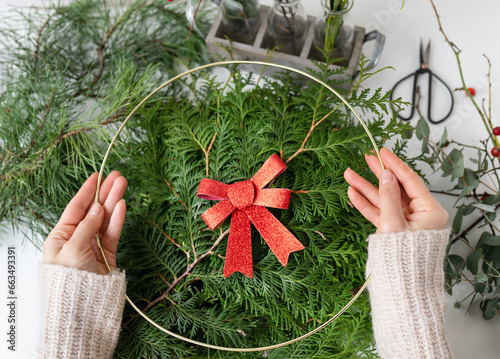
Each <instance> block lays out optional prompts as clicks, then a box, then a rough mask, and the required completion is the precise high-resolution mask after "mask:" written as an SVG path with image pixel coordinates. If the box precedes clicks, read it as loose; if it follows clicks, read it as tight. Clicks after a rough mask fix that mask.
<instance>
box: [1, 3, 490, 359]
mask: <svg viewBox="0 0 500 359" xmlns="http://www.w3.org/2000/svg"><path fill="white" fill-rule="evenodd" d="M45 18H46V17H45ZM48 18H49V20H48V21H47V22H46V23H45V22H44V21H43V19H44V18H43V17H42V18H40V17H39V14H36V13H29V14H27V15H26V20H25V21H27V23H28V24H29V29H28V30H30V29H31V32H29V31H28V37H29V36H31V37H32V38H33V37H34V38H37V37H39V40H37V41H35V43H34V44H33V43H31V44H29V43H28V42H27V40H26V37H22V36H19V34H15V33H9V34H7V35H9V36H10V37H9V36H6V37H5V38H4V41H14V42H15V46H16V51H13V53H12V54H11V55H9V56H10V57H9V58H8V59H7V58H6V59H5V61H4V62H3V63H2V70H3V71H4V77H5V78H6V79H7V80H6V82H5V83H4V87H5V94H4V95H2V97H0V109H3V110H2V111H0V141H1V144H2V147H1V152H0V161H1V162H0V163H1V168H2V175H1V177H0V188H1V190H2V194H4V196H2V198H1V200H2V203H1V206H0V219H1V220H2V223H10V224H12V225H14V226H17V227H21V226H22V225H24V224H26V225H28V227H29V228H31V229H32V230H33V231H34V232H35V233H38V234H42V235H45V234H46V233H47V231H48V230H49V229H50V228H51V227H52V226H53V225H54V223H55V221H56V220H57V218H58V217H59V216H60V214H61V212H62V210H63V208H64V207H65V205H66V204H67V203H68V201H69V199H70V198H71V197H72V196H73V194H74V193H75V191H76V190H77V189H78V187H79V186H80V185H81V183H82V182H83V180H84V179H85V178H86V177H87V176H88V175H89V174H90V173H91V172H93V171H96V170H97V169H98V168H99V166H100V164H101V163H102V160H103V154H104V152H105V150H106V148H107V146H108V143H109V141H110V138H111V136H112V135H113V134H114V132H115V131H116V129H117V127H118V123H119V121H121V120H123V119H124V117H125V116H126V115H127V114H128V113H129V112H130V111H131V109H132V108H133V107H135V105H136V104H137V103H138V102H139V101H140V100H141V99H142V98H143V97H144V96H145V94H147V93H148V92H149V91H151V89H152V88H153V87H154V86H155V85H156V84H158V83H160V82H161V81H162V80H164V79H165V78H166V77H168V76H170V75H171V74H172V73H173V71H172V70H171V68H173V64H174V63H176V62H177V61H183V62H186V63H189V61H193V60H194V61H197V62H198V61H203V58H202V57H200V55H199V54H200V53H201V54H202V53H203V50H202V48H201V46H200V45H201V41H200V39H199V38H196V36H195V35H194V34H192V35H191V39H192V40H190V41H192V42H188V43H186V42H185V35H186V31H187V25H186V24H185V23H183V22H182V24H181V22H180V21H181V20H180V18H179V11H178V10H176V8H175V7H170V6H169V5H167V1H162V2H154V3H146V2H142V1H140V2H137V3H134V4H132V5H131V6H130V7H126V8H118V9H108V8H106V7H105V6H104V5H103V4H102V3H101V2H96V1H77V2H74V3H72V4H71V5H69V6H68V7H64V8H60V7H56V8H54V9H53V10H52V11H51V12H50V13H49V14H48ZM146 18H147V19H148V21H147V22H148V24H149V23H150V21H153V23H156V22H158V24H160V23H164V24H171V26H172V28H174V27H175V29H177V30H179V31H177V32H176V31H172V28H171V27H170V25H166V26H165V28H163V27H161V26H152V27H151V28H150V29H149V30H147V31H146V29H145V28H144V24H145V23H146ZM38 19H42V21H39V20H38ZM176 21H179V22H176ZM143 23H144V24H143ZM44 24H45V25H44ZM63 32H64V33H63ZM38 35H39V36H38ZM59 35H60V36H59ZM160 36H161V38H162V44H163V45H162V46H160V49H163V50H164V51H163V52H160V53H158V52H157V51H155V49H156V48H155V46H158V45H157V44H158V42H157V41H155V39H157V38H158V37H160ZM56 38H60V40H59V42H58V41H54V39H56ZM75 39H76V40H75ZM70 40H73V43H74V45H72V46H69V44H68V43H69V42H70ZM24 41H26V42H24ZM21 43H22V44H24V47H22V46H21ZM103 43H104V45H103ZM63 45H64V46H63ZM163 46H165V48H164V47H163ZM34 54H38V55H36V56H35V55H34ZM101 54H102V55H103V56H104V57H103V58H102V59H103V61H104V62H103V64H101V62H100V61H101V58H100V55H101ZM177 56H179V57H180V59H179V58H177ZM363 63H364V62H363V60H362V61H361V65H362V68H361V77H360V81H358V82H356V83H349V82H344V83H342V81H340V80H338V79H337V80H332V81H331V82H330V83H331V84H335V85H339V86H342V85H344V88H345V87H346V85H347V86H349V85H351V86H352V90H350V91H346V90H344V94H345V96H346V98H347V100H348V101H350V102H351V103H352V104H355V105H356V107H357V109H359V110H360V112H361V113H363V114H364V117H365V118H369V121H367V122H368V127H369V128H370V131H371V133H372V134H373V136H374V137H375V139H376V141H377V143H378V145H382V144H383V143H384V141H385V140H386V139H388V138H393V137H395V136H397V135H399V134H401V133H403V132H408V130H409V129H410V128H409V126H408V125H404V124H401V123H398V122H397V121H396V120H395V119H392V120H390V121H388V122H387V123H386V121H385V120H384V117H387V116H389V111H390V110H389V109H390V104H389V97H388V94H386V93H382V92H381V91H380V90H375V91H368V90H366V89H362V88H361V87H360V84H361V82H362V80H363V79H366V78H368V77H370V76H371V75H372V74H371V73H368V72H366V71H365V69H364V68H363ZM101 70H102V71H101ZM227 70H228V73H229V75H228V78H227V81H226V79H224V78H223V76H222V75H218V76H214V75H213V74H211V73H207V72H200V73H196V74H193V75H192V76H191V77H189V78H185V79H183V80H182V81H178V82H177V83H175V84H173V85H172V86H170V87H168V88H166V89H164V90H162V91H160V92H159V93H158V94H157V95H156V96H155V97H154V98H152V99H151V100H150V101H149V102H148V103H146V104H145V105H144V106H143V107H142V108H141V109H140V110H139V111H138V113H137V114H136V115H135V116H134V117H133V118H132V119H131V120H130V122H129V123H128V124H127V126H126V128H125V129H124V131H123V132H122V133H121V135H120V138H119V141H118V143H117V145H116V147H115V149H114V150H113V152H112V153H111V155H110V158H109V160H108V162H107V167H108V168H109V170H111V169H113V170H115V169H118V170H120V171H121V172H122V173H123V174H124V175H125V176H126V177H127V179H128V181H129V187H128V190H127V193H126V199H127V204H128V211H127V219H126V224H125V228H124V231H123V234H122V238H121V240H120V245H119V249H118V256H117V260H118V263H119V266H120V267H121V268H123V269H125V270H126V273H127V294H128V296H129V297H130V299H131V300H132V301H134V303H135V304H136V305H137V306H138V307H139V308H142V309H144V308H147V309H144V310H145V311H146V312H147V315H148V316H150V317H151V318H152V319H153V320H154V321H156V322H157V323H158V324H159V325H161V326H163V327H165V328H168V329H170V330H172V331H174V332H176V333H179V334H181V335H184V336H187V337H190V338H193V339H196V340H200V341H204V342H209V343H211V344H217V345H223V346H231V347H250V346H263V345H269V344H272V343H276V342H282V341H285V340H288V339H291V338H294V337H297V336H299V335H302V334H304V333H306V332H308V331H310V330H312V329H313V328H316V327H317V326H318V325H319V324H320V323H322V322H324V321H325V320H327V319H329V318H330V317H331V316H332V315H333V314H335V313H337V312H338V311H339V310H340V309H341V308H342V307H343V306H344V305H345V304H346V303H347V302H348V301H349V300H350V299H351V298H352V295H353V291H356V290H357V288H359V286H360V285H361V284H362V283H363V282H364V268H365V261H366V248H365V247H366V243H365V239H366V237H367V236H368V235H369V234H370V233H371V232H372V231H373V226H372V225H371V224H370V223H369V222H367V221H366V220H365V219H364V218H363V217H362V216H361V215H360V214H359V213H358V212H357V211H354V210H352V209H351V206H350V204H349V201H348V198H347V194H346V191H347V184H346V183H345V181H344V180H343V171H344V169H345V168H347V167H351V168H352V169H354V170H355V171H357V172H359V173H361V174H363V175H364V176H365V177H366V178H368V179H370V180H373V179H374V177H373V175H372V174H370V173H369V170H368V168H367V166H366V164H365V163H364V159H363V153H365V152H367V151H368V150H369V149H370V148H371V146H372V145H371V143H370V141H369V138H368V136H367V135H366V133H365V131H364V129H363V128H362V126H360V125H359V124H358V123H357V122H356V120H355V118H354V117H353V116H352V114H351V113H350V112H349V110H348V109H346V108H345V107H344V106H343V105H342V104H341V102H340V101H339V99H338V98H336V97H335V96H334V95H333V94H331V93H329V92H328V91H326V89H325V88H323V87H321V86H319V85H317V84H315V83H305V82H303V81H298V80H297V79H295V78H294V77H292V76H290V74H287V73H283V74H281V75H278V76H274V77H272V78H269V77H266V78H262V79H260V80H256V78H257V76H253V75H251V74H247V73H244V72H241V71H239V70H236V69H235V68H234V67H229V68H228V69H227ZM313 71H314V72H315V74H316V75H317V76H318V77H320V78H322V79H327V78H329V77H330V76H332V75H335V74H338V73H339V70H335V71H330V70H328V69H327V67H325V66H323V65H321V66H317V67H315V68H314V70H313ZM392 104H393V105H395V106H396V107H397V106H400V105H401V103H400V102H399V101H395V102H393V103H392ZM396 152H398V153H399V154H402V153H403V152H404V142H403V141H398V142H397V145H396ZM274 153H277V154H279V155H280V156H281V158H282V159H283V160H284V161H286V162H287V166H288V169H287V170H286V171H285V172H284V173H282V174H281V175H279V176H278V177H277V178H276V180H275V181H274V182H273V183H272V184H271V186H272V187H278V188H282V187H284V188H289V189H291V190H292V195H291V199H290V206H289V209H288V210H275V209H273V210H271V211H272V213H273V214H274V215H275V216H276V217H277V218H278V220H280V221H281V222H282V223H283V224H284V225H285V226H286V227H287V228H288V229H289V230H290V231H291V232H292V233H293V234H294V235H296V236H297V238H298V239H299V240H300V241H301V242H302V243H303V244H304V246H305V247H306V249H305V250H303V251H300V252H295V253H293V254H292V255H291V256H290V260H289V264H288V265H287V266H286V267H283V266H281V264H280V263H279V262H278V261H277V259H276V258H275V256H274V255H273V254H272V252H270V250H269V248H268V247H267V245H266V244H265V242H264V240H263V239H262V238H261V237H260V235H259V234H258V232H257V231H255V230H254V229H253V230H252V257H253V266H254V278H253V279H249V278H247V277H245V276H243V275H242V274H240V273H235V274H233V275H232V276H230V277H229V278H227V279H224V278H223V275H222V273H223V267H224V255H225V247H226V244H227V236H225V235H223V233H224V231H225V230H226V229H228V228H229V220H227V221H225V222H224V223H223V224H222V225H221V226H220V227H221V228H218V229H216V230H214V231H210V230H209V229H208V228H207V226H206V224H205V223H204V221H203V220H202V219H201V214H202V213H203V212H204V211H205V210H206V209H208V208H210V207H211V206H213V205H214V204H215V203H214V202H210V201H208V200H202V199H200V198H198V197H197V196H196V191H197V187H198V185H199V183H200V180H201V179H202V178H205V177H207V176H208V177H209V178H212V179H215V180H218V181H221V182H225V183H233V182H237V181H241V180H244V179H248V178H251V177H252V176H253V174H255V172H256V171H257V170H258V169H259V168H260V166H261V165H262V163H263V162H264V161H265V160H266V159H267V158H268V157H269V156H270V155H271V154H274ZM488 243H489V242H488ZM483 246H488V244H487V243H483ZM478 283H483V282H478ZM483 290H486V289H484V288H483ZM490 307H491V305H490ZM263 355H264V353H248V354H238V355H233V354H231V353H227V352H218V351H214V350H208V349H204V348H202V347H197V346H191V345H188V344H186V343H184V342H182V341H179V340H177V339H175V338H172V337H170V336H168V335H167V334H165V333H163V332H161V331H160V330H158V329H156V328H155V327H153V326H152V325H151V324H149V323H148V322H147V321H145V320H144V319H142V318H141V317H138V315H137V313H136V312H135V311H134V310H133V308H132V307H131V306H129V305H127V306H126V307H125V313H124V322H123V330H122V332H121V336H120V341H119V344H118V347H117V350H116V354H115V357H117V358H139V357H158V358H207V357H210V358H218V357H224V358H230V357H238V358H256V357H262V356H263ZM267 355H268V357H270V358H294V359H295V358H297V359H300V358H304V359H305V358H335V357H339V358H352V357H361V356H364V357H372V358H374V357H376V355H375V354H374V351H373V338H372V331H371V323H370V319H369V304H368V301H367V296H366V295H362V296H361V297H360V299H359V300H358V301H357V302H356V303H355V305H354V306H353V307H352V308H351V309H350V310H348V311H347V312H346V313H345V314H344V315H342V316H341V317H340V318H339V319H338V320H337V321H335V322H334V323H333V324H332V325H331V326H329V327H328V328H325V329H324V330H323V331H322V332H320V333H318V334H316V335H315V336H313V337H311V338H309V339H306V340H304V341H301V342H299V343H297V344H294V345H291V346H287V347H284V348H280V349H277V350H274V351H270V352H269V353H267Z"/></svg>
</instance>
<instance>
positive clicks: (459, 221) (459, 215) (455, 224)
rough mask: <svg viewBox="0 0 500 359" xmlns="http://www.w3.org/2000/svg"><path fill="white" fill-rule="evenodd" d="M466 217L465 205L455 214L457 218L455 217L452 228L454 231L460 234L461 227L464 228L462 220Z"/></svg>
mask: <svg viewBox="0 0 500 359" xmlns="http://www.w3.org/2000/svg"><path fill="white" fill-rule="evenodd" d="M463 218H464V207H463V206H461V207H459V208H458V210H457V213H456V214H455V218H453V225H452V227H451V228H452V230H453V233H455V234H459V233H460V229H461V228H462V221H463Z"/></svg>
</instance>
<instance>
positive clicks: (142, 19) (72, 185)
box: [0, 0, 206, 246]
mask: <svg viewBox="0 0 500 359" xmlns="http://www.w3.org/2000/svg"><path fill="white" fill-rule="evenodd" d="M182 11H183V9H181V8H179V7H175V6H172V5H171V3H169V2H168V1H167V0H161V1H155V2H150V3H147V2H145V1H137V2H135V3H133V4H131V5H130V6H129V7H120V8H110V7H109V6H107V5H106V1H104V0H80V1H74V2H72V3H71V4H69V5H68V6H64V7H62V6H56V5H54V6H53V7H52V8H50V9H49V10H48V11H42V10H36V9H25V10H23V11H20V12H17V11H14V10H13V11H12V12H11V13H9V14H4V16H5V19H4V20H5V22H6V23H7V24H10V26H9V27H8V28H7V27H2V28H1V29H0V49H2V50H3V51H4V52H3V53H0V61H1V62H0V79H1V81H0V168H1V174H0V192H1V193H2V196H1V197H0V223H2V224H3V225H5V223H6V222H5V220H7V221H10V222H11V223H13V225H14V226H15V227H16V228H17V229H21V230H24V229H28V230H29V229H31V230H34V231H35V232H38V233H43V234H44V235H45V234H47V232H48V231H49V230H50V229H51V228H52V227H53V226H54V224H55V223H56V221H57V218H58V214H59V213H61V211H62V209H63V208H64V205H65V203H67V202H68V201H69V200H70V198H71V197H72V196H73V195H74V194H75V193H76V190H77V189H78V187H79V186H80V184H81V183H82V182H83V180H84V179H85V178H86V177H87V176H88V175H89V174H90V173H92V172H93V171H96V170H98V169H99V162H100V161H101V160H102V153H103V145H102V144H104V143H108V142H109V134H110V133H112V132H114V130H115V129H116V127H115V124H116V123H117V122H118V121H120V120H123V119H124V116H125V115H126V114H127V113H128V112H130V110H131V109H132V108H133V106H134V105H135V104H137V103H138V101H139V100H140V99H142V97H143V96H144V95H145V94H146V93H147V92H148V91H149V90H150V89H151V87H152V86H153V85H155V84H157V83H158V82H159V81H162V80H164V79H166V78H168V77H169V76H170V74H172V73H175V72H176V71H177V69H176V65H175V64H176V63H178V62H179V60H180V57H181V58H182V62H184V63H186V64H189V63H190V61H194V62H202V61H204V58H205V56H206V55H205V48H204V43H203V40H202V39H201V38H199V37H197V36H196V35H195V34H192V36H191V38H190V39H191V40H190V41H186V36H187V33H188V30H189V24H187V23H186V21H185V18H184V15H183V13H182ZM202 19H203V18H202V17H200V22H203V21H202ZM0 21H3V20H0ZM170 91H172V92H175V91H176V90H175V89H171V90H170ZM28 238H29V239H30V240H31V237H28ZM35 245H37V246H39V245H40V243H35Z"/></svg>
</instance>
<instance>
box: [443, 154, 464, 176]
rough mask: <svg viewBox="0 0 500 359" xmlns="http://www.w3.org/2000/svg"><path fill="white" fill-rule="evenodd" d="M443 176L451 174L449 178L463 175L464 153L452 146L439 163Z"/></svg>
mask: <svg viewBox="0 0 500 359" xmlns="http://www.w3.org/2000/svg"><path fill="white" fill-rule="evenodd" d="M441 170H442V171H443V177H447V176H449V175H451V180H452V181H453V180H454V179H455V178H459V177H462V176H463V175H464V170H465V168H464V155H463V154H462V152H460V151H459V150H457V149H456V148H454V149H453V150H452V151H451V152H450V153H449V154H448V155H446V156H444V158H443V163H442V164H441Z"/></svg>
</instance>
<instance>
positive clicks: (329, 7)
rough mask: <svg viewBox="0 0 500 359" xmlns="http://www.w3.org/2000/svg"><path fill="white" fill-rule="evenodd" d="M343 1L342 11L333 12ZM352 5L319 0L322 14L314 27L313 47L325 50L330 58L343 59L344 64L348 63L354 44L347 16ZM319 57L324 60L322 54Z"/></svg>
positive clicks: (352, 30)
mask: <svg viewBox="0 0 500 359" xmlns="http://www.w3.org/2000/svg"><path fill="white" fill-rule="evenodd" d="M344 1H345V7H344V8H343V9H342V10H339V11H336V10H333V8H335V6H336V5H337V6H338V4H339V3H342V2H344ZM353 4H354V1H353V0H321V6H322V7H323V13H322V14H320V15H319V16H318V17H317V18H316V24H315V25H314V46H315V47H319V48H321V49H323V50H325V51H326V53H328V54H330V57H331V58H344V59H345V60H344V64H347V63H348V62H349V58H350V57H351V52H352V48H353V44H354V24H353V23H352V21H351V20H350V16H349V11H350V10H351V9H352V6H353ZM320 57H321V58H324V56H323V55H322V54H321V55H320Z"/></svg>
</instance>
